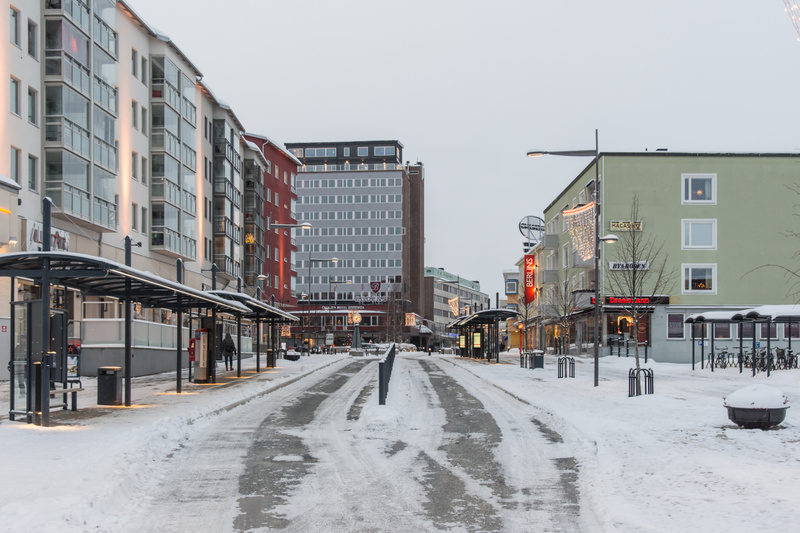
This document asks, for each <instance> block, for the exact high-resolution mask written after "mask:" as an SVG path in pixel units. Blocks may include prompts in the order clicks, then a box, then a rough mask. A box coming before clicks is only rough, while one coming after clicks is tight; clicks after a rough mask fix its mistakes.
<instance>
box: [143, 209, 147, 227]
mask: <svg viewBox="0 0 800 533" xmlns="http://www.w3.org/2000/svg"><path fill="white" fill-rule="evenodd" d="M142 233H147V208H146V207H143V208H142Z"/></svg>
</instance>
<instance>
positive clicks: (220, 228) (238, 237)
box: [214, 216, 242, 244]
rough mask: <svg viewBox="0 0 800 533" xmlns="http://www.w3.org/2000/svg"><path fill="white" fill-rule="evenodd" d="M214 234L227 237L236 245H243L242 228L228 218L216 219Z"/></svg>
mask: <svg viewBox="0 0 800 533" xmlns="http://www.w3.org/2000/svg"><path fill="white" fill-rule="evenodd" d="M214 234H215V235H225V236H226V237H228V238H229V239H232V240H233V242H235V243H236V244H241V242H242V228H240V227H239V226H237V225H236V224H234V223H233V220H231V219H230V218H228V217H224V216H217V217H214Z"/></svg>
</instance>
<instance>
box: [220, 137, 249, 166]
mask: <svg viewBox="0 0 800 533" xmlns="http://www.w3.org/2000/svg"><path fill="white" fill-rule="evenodd" d="M214 157H224V158H225V159H227V160H228V161H229V162H230V163H231V165H233V168H234V169H235V170H236V172H241V170H242V158H241V156H240V155H239V154H238V153H237V152H236V150H234V148H233V145H231V143H230V142H228V140H227V139H214Z"/></svg>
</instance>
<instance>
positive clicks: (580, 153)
mask: <svg viewBox="0 0 800 533" xmlns="http://www.w3.org/2000/svg"><path fill="white" fill-rule="evenodd" d="M527 155H528V157H540V156H543V155H561V156H567V157H594V191H595V193H594V201H595V209H594V217H595V218H594V236H595V242H594V386H595V387H597V386H598V385H599V383H600V370H599V368H600V367H599V362H600V312H601V308H600V243H601V242H607V243H613V242H617V240H618V238H617V236H616V235H611V234H609V235H604V236H602V237H601V236H600V190H601V189H600V143H599V135H598V132H597V130H594V150H564V151H545V150H531V151H529V152H528V154H527Z"/></svg>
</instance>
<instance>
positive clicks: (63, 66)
mask: <svg viewBox="0 0 800 533" xmlns="http://www.w3.org/2000/svg"><path fill="white" fill-rule="evenodd" d="M44 75H45V78H46V79H47V80H48V81H49V80H51V79H53V78H57V79H59V81H63V82H65V83H66V84H67V85H69V86H71V87H74V88H75V89H76V90H78V91H79V92H81V93H82V94H83V95H84V96H88V97H91V95H92V81H91V80H92V77H91V74H90V73H89V69H88V68H86V67H84V66H83V65H81V64H80V63H78V62H77V61H75V60H74V59H72V58H71V57H70V56H68V55H67V54H65V53H64V52H63V51H61V50H47V51H46V52H45V58H44ZM115 114H116V112H115Z"/></svg>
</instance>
